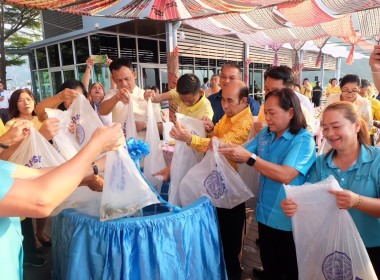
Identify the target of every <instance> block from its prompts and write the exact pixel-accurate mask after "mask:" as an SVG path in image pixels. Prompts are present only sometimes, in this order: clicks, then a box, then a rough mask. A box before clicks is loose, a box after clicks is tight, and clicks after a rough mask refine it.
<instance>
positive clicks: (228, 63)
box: [220, 62, 241, 74]
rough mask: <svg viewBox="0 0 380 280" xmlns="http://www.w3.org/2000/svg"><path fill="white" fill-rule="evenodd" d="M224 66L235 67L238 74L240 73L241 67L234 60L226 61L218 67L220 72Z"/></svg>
mask: <svg viewBox="0 0 380 280" xmlns="http://www.w3.org/2000/svg"><path fill="white" fill-rule="evenodd" d="M224 68H235V69H237V70H239V74H241V67H240V66H239V64H237V63H236V62H226V63H224V64H223V66H222V68H221V69H220V72H223V69H224Z"/></svg>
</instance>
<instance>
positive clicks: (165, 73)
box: [160, 68, 169, 92]
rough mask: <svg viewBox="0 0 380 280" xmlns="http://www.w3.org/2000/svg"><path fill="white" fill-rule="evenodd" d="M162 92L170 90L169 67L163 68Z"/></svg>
mask: <svg viewBox="0 0 380 280" xmlns="http://www.w3.org/2000/svg"><path fill="white" fill-rule="evenodd" d="M160 90H161V92H167V91H168V90H169V85H168V69H166V68H161V89H160Z"/></svg>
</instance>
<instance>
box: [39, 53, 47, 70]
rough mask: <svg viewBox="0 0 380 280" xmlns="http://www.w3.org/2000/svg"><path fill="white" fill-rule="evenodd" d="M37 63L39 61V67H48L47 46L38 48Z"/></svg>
mask: <svg viewBox="0 0 380 280" xmlns="http://www.w3.org/2000/svg"><path fill="white" fill-rule="evenodd" d="M37 63H38V69H42V68H47V59H46V50H45V48H40V49H37Z"/></svg>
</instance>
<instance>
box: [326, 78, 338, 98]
mask: <svg viewBox="0 0 380 280" xmlns="http://www.w3.org/2000/svg"><path fill="white" fill-rule="evenodd" d="M337 83H338V80H337V79H336V78H332V79H331V86H329V87H328V88H327V90H326V96H329V95H331V94H337V93H341V90H340V86H337V85H336V84H337Z"/></svg>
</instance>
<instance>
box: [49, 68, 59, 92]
mask: <svg viewBox="0 0 380 280" xmlns="http://www.w3.org/2000/svg"><path fill="white" fill-rule="evenodd" d="M50 77H51V89H52V90H51V91H52V95H56V94H57V93H58V92H59V88H60V87H61V85H62V71H61V70H55V71H54V70H51V71H50Z"/></svg>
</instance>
